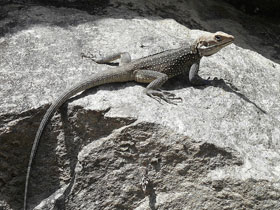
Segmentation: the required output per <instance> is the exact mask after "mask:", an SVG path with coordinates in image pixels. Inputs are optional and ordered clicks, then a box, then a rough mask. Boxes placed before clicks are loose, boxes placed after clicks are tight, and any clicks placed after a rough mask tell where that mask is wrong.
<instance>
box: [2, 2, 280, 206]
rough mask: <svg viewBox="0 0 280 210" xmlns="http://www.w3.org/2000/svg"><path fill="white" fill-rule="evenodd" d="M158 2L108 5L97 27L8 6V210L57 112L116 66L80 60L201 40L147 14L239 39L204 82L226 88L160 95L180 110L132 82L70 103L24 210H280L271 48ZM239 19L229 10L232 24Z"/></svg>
mask: <svg viewBox="0 0 280 210" xmlns="http://www.w3.org/2000/svg"><path fill="white" fill-rule="evenodd" d="M162 2H163V3H162V5H157V6H155V3H149V4H147V5H140V3H139V2H138V3H135V4H132V3H131V2H129V1H112V2H111V5H110V6H108V7H106V8H103V10H102V12H103V13H102V14H95V15H90V14H88V13H87V12H83V11H80V10H76V9H69V8H54V7H43V6H28V7H24V6H23V7H22V6H20V7H18V6H16V5H13V6H11V5H9V6H5V7H3V8H2V9H3V11H6V13H5V14H4V15H3V18H2V19H1V20H0V28H1V37H0V49H1V50H0V69H1V70H0V89H1V92H0V94H1V95H0V100H1V101H0V103H1V106H0V145H1V147H0V207H1V208H3V209H20V208H21V207H22V202H23V190H24V180H25V174H26V167H27V162H28V158H29V154H30V149H31V145H32V143H33V140H34V136H35V133H36V131H37V128H38V126H39V123H40V120H41V119H42V116H43V115H44V113H45V111H46V109H47V108H48V106H49V104H50V103H51V102H52V101H53V100H54V99H55V98H56V97H58V96H59V95H60V93H61V92H62V91H64V90H65V89H67V88H69V87H71V86H73V84H76V83H78V82H80V81H82V80H83V79H85V78H87V77H88V76H89V75H93V74H95V73H96V72H98V71H106V69H108V68H114V67H112V66H107V65H99V64H95V63H93V62H92V61H90V60H87V59H82V58H81V56H80V53H81V52H91V53H92V54H94V55H96V56H99V55H106V54H111V53H112V52H120V51H127V52H130V53H131V55H132V57H133V58H134V59H135V58H140V57H143V56H147V55H150V54H154V53H157V52H160V51H163V50H167V49H172V48H177V47H179V46H181V45H183V44H187V45H189V44H190V43H192V42H193V41H194V40H195V38H197V37H198V36H199V35H201V34H203V33H206V32H204V31H201V30H190V29H189V28H187V27H185V26H183V25H181V24H179V23H178V22H176V21H175V20H172V19H164V18H161V17H159V16H156V15H153V16H151V15H150V13H149V11H151V10H153V9H154V8H158V7H160V8H162V11H160V13H161V14H162V13H164V12H166V14H167V13H168V11H170V10H172V11H173V10H176V9H177V10H178V13H176V14H175V13H172V14H174V15H175V16H176V15H180V14H181V13H183V12H184V15H182V17H181V19H179V20H182V19H184V20H185V21H186V22H184V24H185V25H186V26H190V25H189V24H191V23H192V24H193V25H192V26H201V27H194V28H200V29H205V28H206V29H207V30H209V31H216V30H222V31H225V32H229V33H232V34H233V35H234V36H236V38H237V42H236V43H235V44H232V45H230V46H228V47H226V48H225V49H223V50H221V51H220V52H219V53H217V54H216V55H214V56H211V57H207V58H203V60H202V63H201V71H200V75H201V76H202V77H204V78H207V77H212V78H213V77H218V78H220V79H223V80H222V82H221V83H220V84H219V85H217V86H216V87H214V86H208V87H196V88H194V87H191V86H190V85H189V84H186V83H185V82H184V81H183V80H182V79H179V80H175V79H174V80H171V81H170V82H168V83H167V84H166V85H165V87H164V88H165V89H166V90H169V91H171V92H172V93H175V94H176V95H177V96H180V97H182V98H183V102H182V103H179V104H178V105H171V104H166V103H164V102H163V103H162V104H160V103H158V102H157V101H155V100H153V99H151V98H149V97H147V96H146V95H144V94H143V93H142V91H143V90H144V88H145V87H144V86H143V85H139V84H136V83H133V82H129V83H124V84H110V85H105V86H101V87H98V88H95V89H91V90H88V91H85V92H84V93H81V94H80V95H77V96H75V97H74V98H72V99H70V100H69V101H68V103H67V104H65V105H64V106H63V107H62V108H61V109H60V110H59V112H57V113H56V115H55V116H54V117H53V118H52V120H51V122H50V123H49V125H48V126H47V129H46V131H45V132H44V135H43V138H42V139H41V144H40V146H39V150H38V153H37V155H36V159H35V162H34V165H33V166H34V167H33V169H32V176H31V182H30V191H29V192H30V193H29V205H30V208H35V209H139V210H140V209H280V203H279V200H280V191H279V187H280V175H279V174H280V150H279V149H280V121H279V120H280V114H279V113H280V112H279V110H280V106H279V104H280V82H279V81H280V65H279V64H278V63H279V60H278V59H279V57H277V56H275V51H274V50H273V49H277V46H268V45H266V44H263V43H260V42H259V40H260V37H259V36H258V35H256V36H253V35H250V36H249V35H248V34H250V33H251V31H249V30H250V29H248V28H242V26H241V23H239V22H238V20H237V19H234V18H233V20H229V19H221V18H220V19H218V20H217V21H216V22H215V18H212V19H211V17H210V16H209V17H208V18H207V21H206V20H205V15H206V14H198V11H200V10H196V9H197V8H201V4H200V3H195V1H193V2H192V1H190V2H188V3H184V4H188V5H187V6H190V7H187V6H184V7H183V6H182V4H183V3H178V5H176V7H175V8H172V7H170V5H168V7H166V8H165V7H164V6H166V5H164V4H165V3H166V2H167V1H162ZM207 2H208V3H205V4H209V5H208V6H209V8H210V11H213V9H214V8H217V7H216V5H215V1H207ZM211 5H212V6H213V5H214V6H213V7H210V6H211ZM191 6H192V7H191ZM227 6H228V5H227ZM136 8H137V9H136ZM164 8H165V10H164ZM186 8H187V9H186ZM182 11H183V12H182ZM216 11H220V10H216ZM234 12H235V10H234V9H233V8H231V7H229V6H228V11H227V14H234ZM209 14H212V13H211V12H209ZM223 14H224V13H223ZM186 16H189V19H187V18H186ZM180 22H181V21H180ZM229 23H230V24H229ZM218 24H220V25H219V27H218V26H217V25H218ZM227 24H229V25H227ZM261 24H262V23H260V25H257V26H255V27H261V26H262V25H261ZM227 29H229V30H227ZM237 29H238V30H237ZM271 33H272V32H271ZM272 37H273V36H272ZM248 39H250V42H247V40H248ZM252 43H254V44H252ZM275 45H277V43H276V42H275ZM246 46H248V48H250V49H251V50H249V49H245V48H244V47H246ZM252 49H254V50H255V51H257V52H255V51H253V50H252ZM264 56H265V57H264ZM272 60H274V61H277V62H278V63H277V62H274V61H272ZM143 179H145V180H146V181H147V182H146V185H143Z"/></svg>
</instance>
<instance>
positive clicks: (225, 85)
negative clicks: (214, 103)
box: [166, 78, 267, 114]
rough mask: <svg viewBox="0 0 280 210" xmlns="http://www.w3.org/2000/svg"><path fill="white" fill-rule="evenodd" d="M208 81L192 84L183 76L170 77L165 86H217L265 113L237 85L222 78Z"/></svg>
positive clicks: (173, 87)
mask: <svg viewBox="0 0 280 210" xmlns="http://www.w3.org/2000/svg"><path fill="white" fill-rule="evenodd" d="M175 80H176V81H175ZM209 81H210V82H211V84H210V85H205V86H193V85H191V84H190V82H186V80H185V78H174V79H173V78H172V79H171V80H170V83H168V84H167V85H166V88H167V90H170V89H173V90H176V89H182V88H186V87H194V88H196V89H200V90H203V89H205V88H207V87H209V86H213V87H219V88H221V89H223V90H224V91H226V92H229V93H234V94H235V95H237V96H238V97H240V98H241V99H242V100H244V101H246V102H247V103H250V104H252V105H254V106H255V107H256V108H257V110H258V111H260V112H261V113H263V114H267V111H265V110H264V109H262V108H261V107H260V106H258V105H257V104H256V103H255V102H253V101H251V100H250V99H249V98H248V97H247V96H245V95H244V94H242V93H240V91H239V89H238V88H237V87H235V86H234V85H233V84H231V83H230V82H226V81H225V80H223V79H209ZM174 83H175V84H174Z"/></svg>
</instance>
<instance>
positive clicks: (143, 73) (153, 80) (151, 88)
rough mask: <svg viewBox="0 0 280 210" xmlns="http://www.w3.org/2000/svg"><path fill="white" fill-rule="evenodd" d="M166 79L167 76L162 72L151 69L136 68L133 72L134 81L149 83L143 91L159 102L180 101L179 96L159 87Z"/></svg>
mask: <svg viewBox="0 0 280 210" xmlns="http://www.w3.org/2000/svg"><path fill="white" fill-rule="evenodd" d="M167 80H168V76H167V75H166V74H164V73H161V72H157V71H152V70H138V71H136V73H135V81H137V82H143V83H149V85H148V86H147V87H146V89H145V90H144V93H145V94H146V95H148V96H149V97H151V98H153V99H155V100H157V101H158V102H160V103H161V100H164V101H165V102H167V103H170V104H176V103H175V101H178V100H180V101H182V99H181V98H180V97H176V95H175V94H173V93H170V92H168V91H162V90H160V87H161V86H162V85H163V84H164V83H165V82H166V81H167Z"/></svg>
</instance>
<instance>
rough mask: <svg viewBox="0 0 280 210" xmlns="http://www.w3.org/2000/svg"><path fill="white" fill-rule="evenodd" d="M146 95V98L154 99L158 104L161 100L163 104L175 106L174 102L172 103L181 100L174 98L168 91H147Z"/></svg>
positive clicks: (180, 99)
mask: <svg viewBox="0 0 280 210" xmlns="http://www.w3.org/2000/svg"><path fill="white" fill-rule="evenodd" d="M145 92H146V94H147V95H148V96H150V97H151V98H153V99H155V100H156V101H158V102H159V103H160V104H162V103H161V100H164V101H165V102H167V103H169V104H174V105H177V103H178V102H177V103H176V102H174V101H178V100H179V101H180V102H182V101H183V99H182V98H181V97H176V95H175V94H174V93H170V92H168V91H161V90H147V91H145Z"/></svg>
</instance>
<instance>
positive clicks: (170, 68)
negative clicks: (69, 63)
mask: <svg viewBox="0 0 280 210" xmlns="http://www.w3.org/2000/svg"><path fill="white" fill-rule="evenodd" d="M233 41H234V36H232V35H230V34H227V33H224V32H220V31H219V32H216V33H209V34H207V35H202V36H200V37H199V38H198V39H196V40H195V41H194V43H193V44H192V45H191V46H190V47H186V46H185V47H180V48H177V49H171V50H166V51H163V52H160V53H157V54H154V55H150V56H147V57H143V58H140V59H136V60H131V56H130V54H129V53H127V52H124V53H116V54H112V55H110V56H106V57H103V58H99V59H97V58H95V57H94V56H93V55H85V54H82V57H85V58H90V59H92V60H93V61H95V62H96V63H98V64H110V63H111V62H112V61H114V60H117V59H120V63H121V65H120V66H118V67H116V68H110V69H108V70H107V71H102V72H99V73H96V74H94V75H93V76H91V77H89V78H88V79H86V80H84V81H82V82H79V83H78V84H76V85H75V86H73V87H71V88H70V89H68V90H66V92H64V93H63V94H61V95H60V96H59V97H58V98H57V99H56V100H55V101H54V102H53V103H52V104H51V106H50V107H49V108H48V110H47V111H46V113H45V115H44V117H43V119H42V121H41V123H40V125H39V128H38V130H37V133H36V136H35V139H34V142H33V145H32V149H31V153H30V158H29V162H28V167H27V173H26V179H25V190H24V207H23V209H24V210H26V209H27V195H28V184H29V178H30V173H31V166H32V162H33V159H34V157H35V154H36V151H37V148H38V144H39V141H40V139H41V137H42V134H43V131H44V129H45V127H46V126H47V123H48V121H49V120H50V119H51V117H52V116H53V115H54V113H55V112H56V111H57V110H58V109H59V107H60V106H62V104H64V103H65V102H66V101H67V100H68V99H69V98H71V97H73V96H74V95H76V94H77V93H79V92H81V91H84V90H86V89H89V88H92V87H96V86H100V85H103V84H107V83H117V82H129V81H136V82H139V83H148V85H147V87H146V88H145V89H144V94H146V95H148V96H150V97H151V98H153V99H156V100H164V101H166V102H168V103H173V102H174V100H176V99H180V98H176V97H175V95H174V94H172V93H169V92H167V91H162V90H161V89H160V88H161V86H162V85H163V84H164V83H165V82H166V81H167V80H168V79H170V78H172V77H175V76H178V75H184V76H186V77H187V79H188V80H189V82H190V83H191V84H192V85H194V86H197V85H198V86H201V85H211V81H210V80H208V79H207V80H206V79H203V78H201V77H200V76H199V75H198V71H199V64H200V60H201V58H202V57H203V56H211V55H213V54H215V53H217V52H218V51H219V50H221V49H222V48H224V47H225V46H227V45H229V44H231V43H233Z"/></svg>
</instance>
